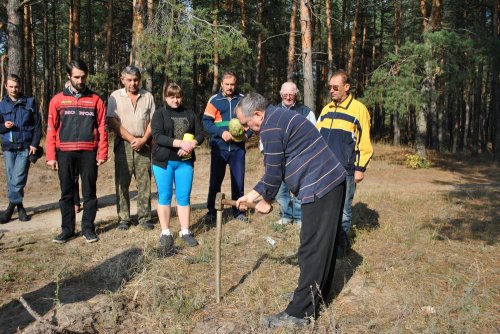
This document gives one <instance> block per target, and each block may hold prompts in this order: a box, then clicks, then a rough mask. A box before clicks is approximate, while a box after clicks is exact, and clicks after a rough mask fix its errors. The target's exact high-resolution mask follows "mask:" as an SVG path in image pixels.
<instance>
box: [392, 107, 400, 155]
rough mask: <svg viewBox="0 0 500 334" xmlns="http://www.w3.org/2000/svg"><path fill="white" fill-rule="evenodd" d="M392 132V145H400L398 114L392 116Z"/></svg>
mask: <svg viewBox="0 0 500 334" xmlns="http://www.w3.org/2000/svg"><path fill="white" fill-rule="evenodd" d="M392 116H393V117H392V129H393V130H392V131H393V136H392V144H393V145H394V146H399V145H400V144H401V127H400V125H399V112H397V111H396V112H395V113H394V114H393V115H392Z"/></svg>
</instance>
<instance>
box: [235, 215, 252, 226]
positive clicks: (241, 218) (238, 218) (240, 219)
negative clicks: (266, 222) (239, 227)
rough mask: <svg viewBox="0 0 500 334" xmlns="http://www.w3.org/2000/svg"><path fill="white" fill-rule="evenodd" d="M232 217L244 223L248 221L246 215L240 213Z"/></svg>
mask: <svg viewBox="0 0 500 334" xmlns="http://www.w3.org/2000/svg"><path fill="white" fill-rule="evenodd" d="M234 219H237V220H239V221H240V222H242V223H245V224H248V223H250V219H248V217H246V216H245V215H244V214H242V213H240V214H239V215H237V216H236V217H234Z"/></svg>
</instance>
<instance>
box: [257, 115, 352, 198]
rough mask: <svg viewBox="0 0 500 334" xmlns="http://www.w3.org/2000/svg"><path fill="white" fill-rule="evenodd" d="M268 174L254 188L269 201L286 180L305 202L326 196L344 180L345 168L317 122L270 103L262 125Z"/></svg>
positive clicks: (296, 194)
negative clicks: (317, 127) (318, 127)
mask: <svg viewBox="0 0 500 334" xmlns="http://www.w3.org/2000/svg"><path fill="white" fill-rule="evenodd" d="M260 139H261V141H262V144H263V146H264V164H265V173H264V176H263V177H262V179H261V180H260V181H259V183H257V185H256V186H255V188H254V190H255V191H256V192H258V193H259V194H260V195H261V196H262V197H263V198H264V199H265V200H266V201H271V200H272V199H273V198H274V197H275V196H276V194H277V192H278V189H279V187H280V184H281V181H282V180H283V181H284V182H285V184H286V185H287V187H288V189H290V191H291V192H292V193H293V194H294V195H295V196H296V197H297V198H298V199H300V200H301V201H302V203H303V204H307V203H312V202H314V196H317V197H318V198H321V197H323V196H324V195H326V194H327V193H328V192H329V191H330V190H332V189H333V188H335V187H336V186H337V185H339V184H340V183H342V182H343V181H344V179H345V170H344V168H343V167H342V165H341V164H340V162H339V161H338V160H337V158H336V157H335V155H334V154H333V153H332V151H331V150H330V149H329V148H328V145H327V144H326V142H325V141H324V139H323V137H321V135H320V134H319V132H318V130H316V128H315V127H314V125H313V124H312V123H311V122H309V121H308V120H307V119H306V118H305V117H304V116H302V115H300V114H298V113H296V112H295V111H292V110H288V109H284V108H279V107H275V106H269V107H268V108H267V109H266V112H265V114H264V120H263V122H262V124H261V128H260Z"/></svg>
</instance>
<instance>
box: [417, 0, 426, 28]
mask: <svg viewBox="0 0 500 334" xmlns="http://www.w3.org/2000/svg"><path fill="white" fill-rule="evenodd" d="M419 1H420V13H421V14H422V32H425V31H426V30H427V5H426V3H425V1H426V0H419Z"/></svg>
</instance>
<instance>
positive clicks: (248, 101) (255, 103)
mask: <svg viewBox="0 0 500 334" xmlns="http://www.w3.org/2000/svg"><path fill="white" fill-rule="evenodd" d="M268 105H269V101H267V99H266V98H265V97H264V96H262V95H260V94H259V93H253V92H252V93H248V94H247V95H245V96H244V97H243V98H242V99H241V101H240V103H238V108H239V109H240V112H241V113H242V114H243V116H245V117H247V118H248V117H252V115H253V113H254V111H265V110H266V108H267V106H268Z"/></svg>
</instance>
